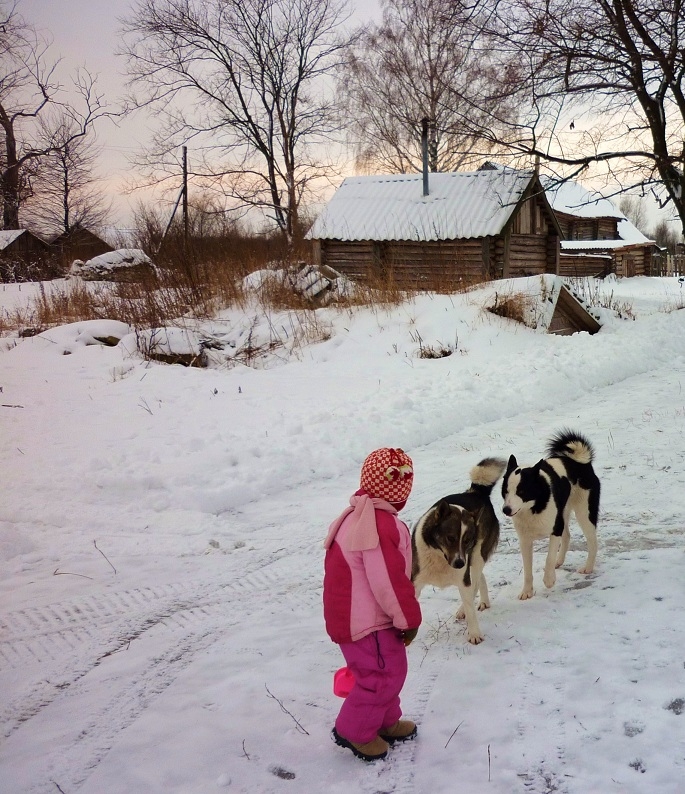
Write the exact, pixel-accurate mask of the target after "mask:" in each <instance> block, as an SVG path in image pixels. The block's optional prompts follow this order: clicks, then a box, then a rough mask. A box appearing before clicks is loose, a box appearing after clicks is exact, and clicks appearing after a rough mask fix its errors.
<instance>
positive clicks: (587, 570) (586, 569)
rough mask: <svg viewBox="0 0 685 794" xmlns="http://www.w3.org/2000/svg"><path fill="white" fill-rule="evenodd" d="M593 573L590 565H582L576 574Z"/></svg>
mask: <svg viewBox="0 0 685 794" xmlns="http://www.w3.org/2000/svg"><path fill="white" fill-rule="evenodd" d="M593 571H594V568H593V567H592V565H582V566H581V567H580V568H578V573H592V572H593Z"/></svg>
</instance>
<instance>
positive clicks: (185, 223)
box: [183, 146, 188, 254]
mask: <svg viewBox="0 0 685 794" xmlns="http://www.w3.org/2000/svg"><path fill="white" fill-rule="evenodd" d="M183 252H184V253H185V254H187V253H188V147H187V146H184V147H183Z"/></svg>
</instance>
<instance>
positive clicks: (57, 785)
mask: <svg viewBox="0 0 685 794" xmlns="http://www.w3.org/2000/svg"><path fill="white" fill-rule="evenodd" d="M52 782H53V783H54V784H55V786H56V787H57V791H60V792H62V794H64V789H63V788H62V787H61V786H60V784H59V783H55V781H54V780H53V781H52Z"/></svg>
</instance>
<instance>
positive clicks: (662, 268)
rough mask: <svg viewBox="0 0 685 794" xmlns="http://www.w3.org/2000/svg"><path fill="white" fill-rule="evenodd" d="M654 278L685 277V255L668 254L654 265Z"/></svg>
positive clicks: (655, 260) (656, 260)
mask: <svg viewBox="0 0 685 794" xmlns="http://www.w3.org/2000/svg"><path fill="white" fill-rule="evenodd" d="M652 275H653V276H685V254H666V255H665V256H660V257H656V258H655V259H654V261H653V263H652Z"/></svg>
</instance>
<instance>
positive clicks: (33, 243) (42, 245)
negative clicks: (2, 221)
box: [0, 229, 50, 261]
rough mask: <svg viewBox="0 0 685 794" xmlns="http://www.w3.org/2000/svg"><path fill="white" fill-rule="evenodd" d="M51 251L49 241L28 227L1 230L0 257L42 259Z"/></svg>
mask: <svg viewBox="0 0 685 794" xmlns="http://www.w3.org/2000/svg"><path fill="white" fill-rule="evenodd" d="M49 252H50V246H49V245H48V243H46V242H45V240H41V238H40V237H37V236H36V235H35V234H33V233H32V232H30V231H29V230H28V229H5V230H4V231H0V257H2V258H3V259H5V260H9V259H21V260H23V261H42V260H43V259H45V257H46V256H47V255H48V253H49Z"/></svg>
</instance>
